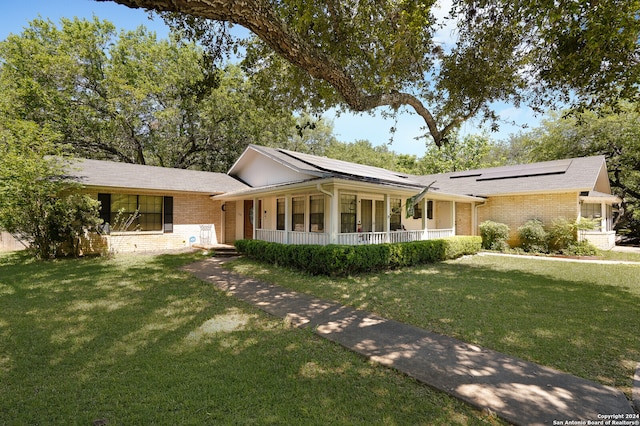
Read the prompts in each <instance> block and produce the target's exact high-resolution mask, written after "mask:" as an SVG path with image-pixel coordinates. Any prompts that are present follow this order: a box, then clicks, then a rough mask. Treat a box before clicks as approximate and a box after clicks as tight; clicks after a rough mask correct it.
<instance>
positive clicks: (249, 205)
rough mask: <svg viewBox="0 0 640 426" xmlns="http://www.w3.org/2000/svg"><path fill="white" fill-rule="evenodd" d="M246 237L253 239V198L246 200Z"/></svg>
mask: <svg viewBox="0 0 640 426" xmlns="http://www.w3.org/2000/svg"><path fill="white" fill-rule="evenodd" d="M244 238H245V239H246V240H252V239H253V200H244Z"/></svg>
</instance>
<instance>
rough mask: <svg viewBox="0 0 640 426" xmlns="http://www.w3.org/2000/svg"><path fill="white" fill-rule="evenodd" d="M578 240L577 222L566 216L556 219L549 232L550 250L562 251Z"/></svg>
mask: <svg viewBox="0 0 640 426" xmlns="http://www.w3.org/2000/svg"><path fill="white" fill-rule="evenodd" d="M576 241H578V228H577V224H576V222H569V221H568V220H567V219H565V218H558V219H555V220H554V221H553V222H552V223H551V226H550V227H549V230H548V232H547V243H548V247H549V250H551V251H554V252H561V251H562V250H564V249H566V248H567V247H569V246H571V245H572V244H575V243H576Z"/></svg>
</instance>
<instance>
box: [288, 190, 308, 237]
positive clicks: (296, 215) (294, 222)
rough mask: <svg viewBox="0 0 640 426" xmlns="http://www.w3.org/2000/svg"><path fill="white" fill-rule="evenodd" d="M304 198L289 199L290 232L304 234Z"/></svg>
mask: <svg viewBox="0 0 640 426" xmlns="http://www.w3.org/2000/svg"><path fill="white" fill-rule="evenodd" d="M304 198H305V197H293V198H292V199H291V230H292V231H298V232H304Z"/></svg>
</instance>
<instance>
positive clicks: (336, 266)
mask: <svg viewBox="0 0 640 426" xmlns="http://www.w3.org/2000/svg"><path fill="white" fill-rule="evenodd" d="M235 245H236V248H237V249H238V251H239V252H240V253H242V254H245V255H246V256H248V257H251V258H254V259H257V260H260V261H263V262H267V263H271V264H274V265H279V266H285V267H291V268H295V269H300V270H303V271H306V272H308V273H310V274H312V275H330V276H345V275H351V274H357V273H363V272H372V271H378V270H386V269H397V268H402V267H405V266H413V265H420V264H425V263H430V262H437V261H441V260H446V259H455V258H457V257H460V256H463V255H467V254H475V253H477V252H478V251H479V250H480V246H481V239H480V237H452V238H447V239H438V240H429V241H414V242H410V243H396V244H373V245H362V246H346V245H335V244H331V245H326V246H318V245H287V244H278V243H269V242H266V241H259V240H238V241H236V242H235Z"/></svg>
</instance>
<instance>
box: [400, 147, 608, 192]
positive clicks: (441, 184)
mask: <svg viewBox="0 0 640 426" xmlns="http://www.w3.org/2000/svg"><path fill="white" fill-rule="evenodd" d="M604 166H605V158H604V156H593V157H581V158H570V159H566V160H555V161H545V162H541V163H533V164H522V165H516V166H504V167H494V168H489V169H479V170H469V171H465V172H452V173H442V174H436V175H427V176H413V179H415V180H417V181H419V182H422V184H423V185H428V184H430V183H432V182H435V183H434V184H433V191H439V192H445V193H454V194H465V195H474V196H480V197H488V196H495V195H506V194H520V193H533V192H558V191H565V190H566V191H590V190H592V189H593V188H594V187H595V185H596V182H597V179H598V176H599V174H600V172H601V170H602V168H603V167H604Z"/></svg>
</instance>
